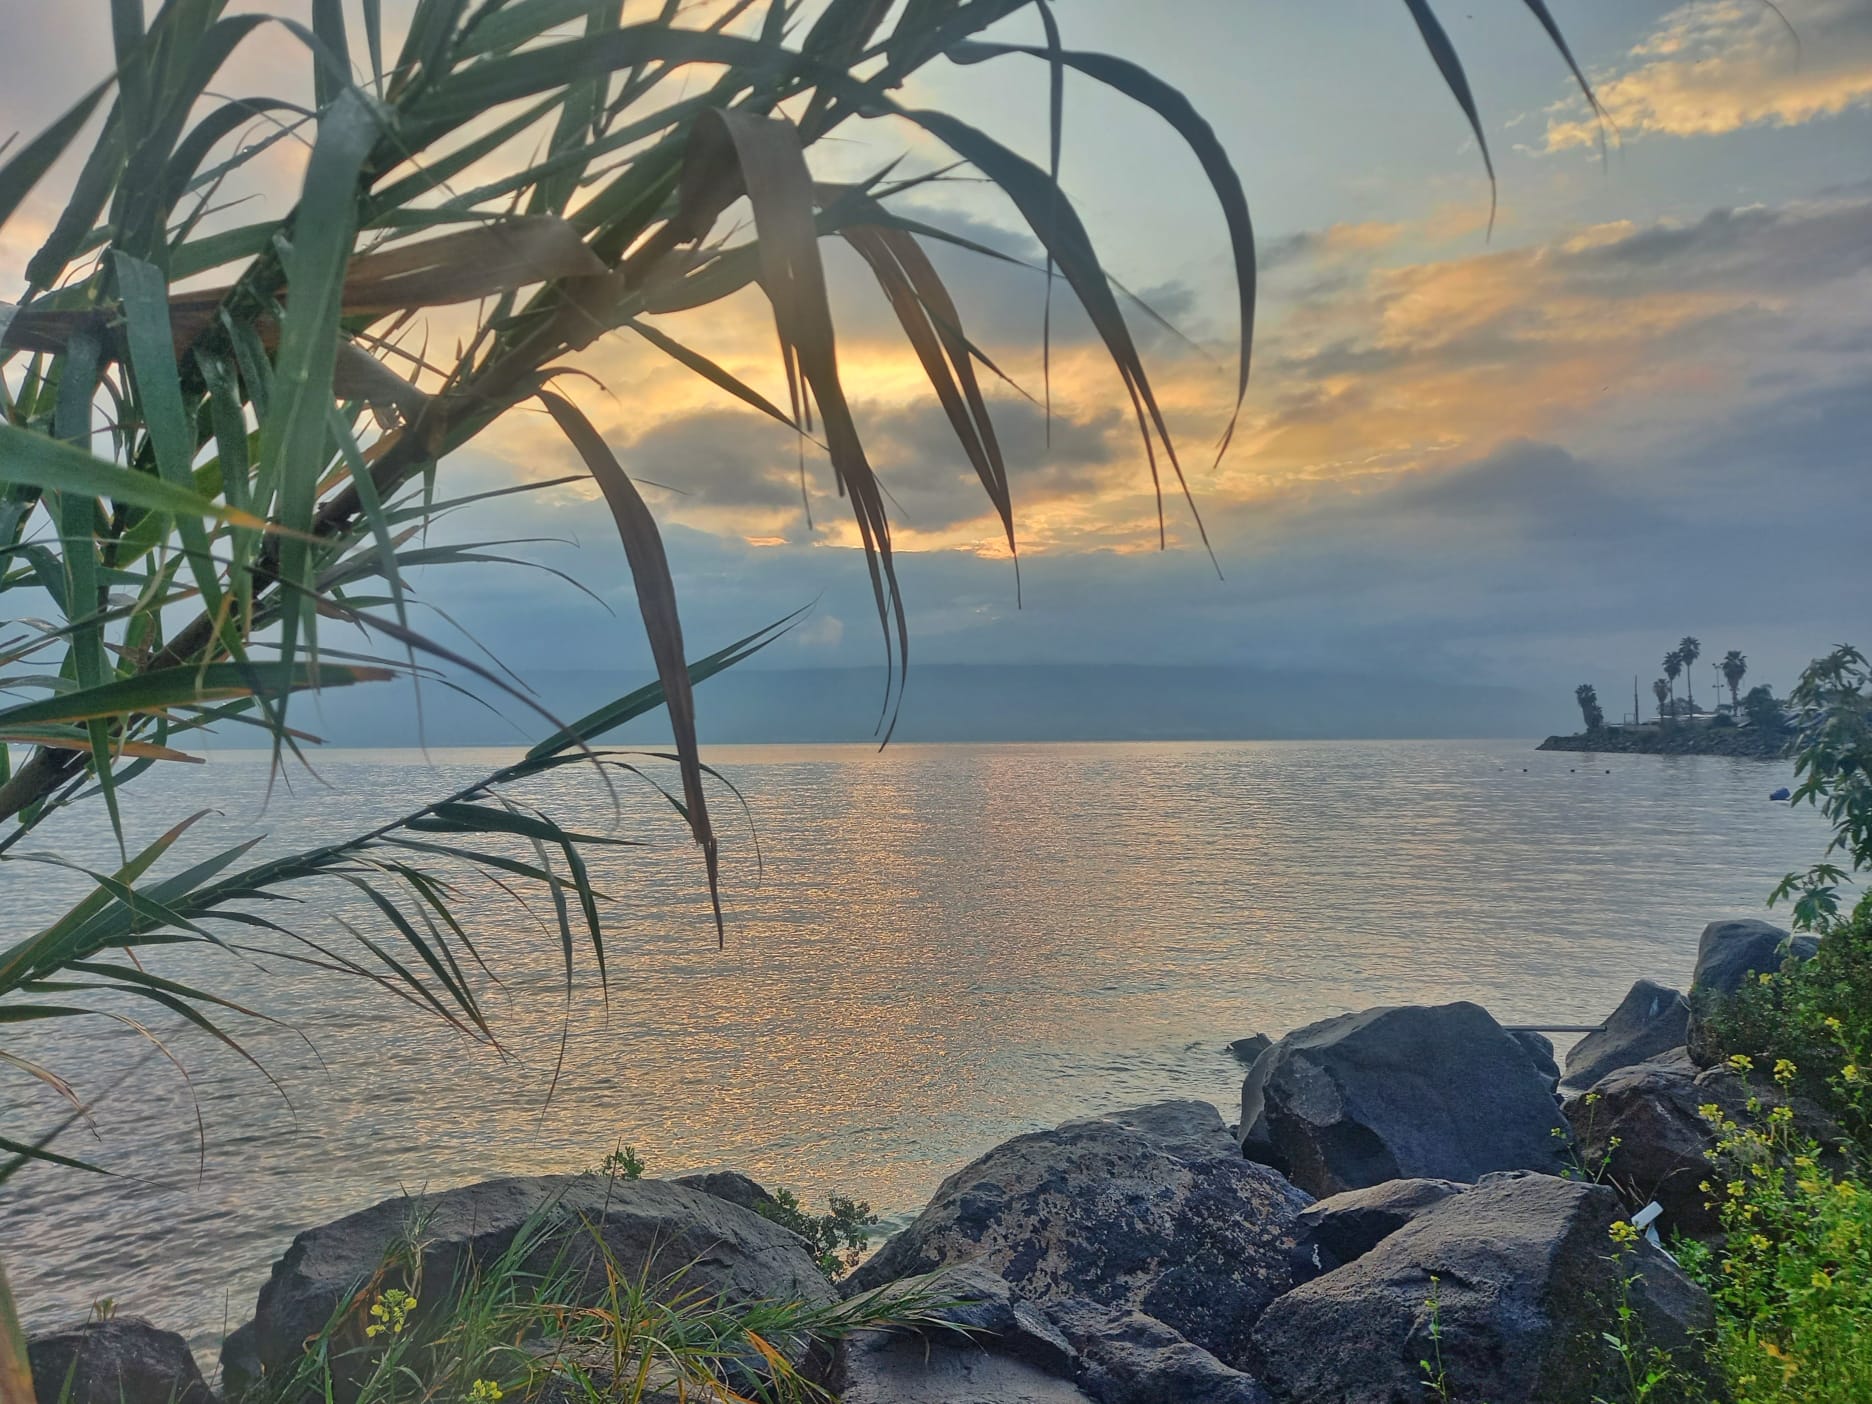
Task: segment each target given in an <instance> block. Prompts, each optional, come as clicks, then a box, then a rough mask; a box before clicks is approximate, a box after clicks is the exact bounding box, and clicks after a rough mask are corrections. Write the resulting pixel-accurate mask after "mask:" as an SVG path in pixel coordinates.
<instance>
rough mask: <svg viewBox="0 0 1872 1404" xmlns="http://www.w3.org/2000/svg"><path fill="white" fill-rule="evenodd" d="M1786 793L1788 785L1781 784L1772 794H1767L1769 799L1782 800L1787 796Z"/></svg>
mask: <svg viewBox="0 0 1872 1404" xmlns="http://www.w3.org/2000/svg"><path fill="white" fill-rule="evenodd" d="M1788 793H1789V791H1788V787H1787V786H1786V785H1783V786H1782V787H1781V788H1780V789H1778V790H1776V791H1775V792H1774V793H1773V794H1772V795H1770V796H1768V798H1769V799H1771V800H1784V799H1786V798H1787V797H1788Z"/></svg>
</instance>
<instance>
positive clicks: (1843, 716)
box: [1711, 647, 1872, 1152]
mask: <svg viewBox="0 0 1872 1404" xmlns="http://www.w3.org/2000/svg"><path fill="white" fill-rule="evenodd" d="M1750 695H1751V696H1753V694H1752V693H1751V694H1750ZM1788 700H1789V701H1790V703H1792V704H1793V706H1794V707H1795V709H1796V715H1797V716H1798V717H1799V718H1800V723H1801V730H1800V743H1799V750H1798V752H1797V753H1796V756H1795V762H1794V771H1795V775H1796V777H1797V778H1798V781H1799V783H1798V784H1797V786H1796V787H1795V790H1794V793H1793V796H1792V802H1793V803H1795V804H1801V803H1806V804H1811V805H1813V806H1815V807H1816V808H1817V809H1819V810H1820V812H1821V813H1822V814H1824V815H1825V816H1826V817H1827V818H1828V819H1829V820H1830V821H1831V822H1832V825H1833V837H1832V839H1831V841H1830V842H1829V843H1828V844H1827V849H1826V853H1825V854H1824V855H1823V857H1822V860H1821V861H1820V862H1818V863H1815V864H1814V865H1813V866H1812V867H1810V868H1808V869H1807V871H1806V872H1803V873H1789V874H1788V875H1787V876H1786V877H1784V878H1783V879H1782V880H1781V882H1780V884H1779V885H1778V886H1777V887H1776V888H1775V890H1774V892H1773V894H1772V895H1771V896H1770V898H1769V902H1770V904H1771V905H1772V904H1774V903H1779V902H1784V901H1789V900H1792V902H1793V918H1794V923H1793V924H1794V926H1795V928H1796V929H1798V930H1803V931H1810V932H1813V933H1815V934H1817V935H1818V936H1819V937H1820V943H1819V947H1818V949H1817V951H1816V952H1815V954H1814V957H1813V959H1811V960H1806V961H1801V962H1798V963H1791V964H1789V965H1788V966H1786V967H1784V968H1783V969H1782V970H1781V971H1779V972H1778V973H1776V974H1773V975H1764V976H1762V977H1761V978H1760V979H1759V980H1758V981H1756V982H1755V983H1754V984H1751V985H1749V986H1747V987H1745V988H1744V989H1743V990H1741V991H1740V992H1738V993H1737V995H1736V996H1735V997H1734V998H1732V999H1729V1000H1725V1001H1724V1002H1723V1004H1722V1005H1721V1006H1719V1007H1718V1008H1717V1009H1716V1010H1715V1011H1713V1013H1712V1016H1711V1029H1712V1032H1713V1034H1714V1036H1715V1042H1716V1044H1717V1046H1718V1048H1719V1049H1721V1050H1722V1051H1723V1052H1724V1053H1730V1054H1739V1055H1742V1056H1744V1057H1751V1058H1765V1059H1768V1060H1770V1061H1784V1062H1787V1063H1790V1064H1792V1065H1793V1066H1795V1067H1797V1068H1799V1069H1801V1070H1802V1072H1801V1073H1800V1083H1801V1090H1802V1091H1803V1092H1806V1093H1808V1094H1809V1095H1811V1096H1813V1097H1814V1098H1816V1100H1818V1101H1819V1102H1820V1103H1821V1104H1822V1105H1823V1106H1824V1107H1825V1108H1826V1109H1827V1110H1828V1111H1829V1112H1831V1113H1832V1114H1833V1115H1834V1116H1835V1117H1837V1118H1838V1119H1839V1120H1840V1122H1841V1124H1842V1126H1844V1128H1845V1129H1846V1130H1847V1132H1848V1133H1849V1134H1850V1135H1852V1136H1853V1138H1854V1139H1855V1141H1857V1143H1858V1144H1859V1145H1860V1146H1861V1147H1862V1148H1863V1149H1865V1150H1867V1151H1868V1152H1872V1114H1869V1111H1872V1108H1868V1105H1867V1103H1866V1101H1865V1099H1864V1098H1863V1096H1861V1095H1860V1094H1859V1087H1860V1083H1859V1081H1858V1079H1857V1078H1855V1077H1849V1076H1846V1074H1847V1072H1848V1071H1849V1070H1851V1071H1853V1072H1856V1071H1857V1070H1858V1069H1860V1068H1863V1067H1872V893H1869V894H1866V895H1863V896H1861V898H1860V899H1859V901H1858V903H1857V905H1856V906H1854V907H1853V908H1851V909H1850V910H1847V911H1844V912H1842V910H1841V909H1842V907H1843V906H1844V905H1845V903H1844V898H1843V896H1842V890H1843V889H1844V888H1845V887H1846V886H1847V885H1848V884H1849V883H1850V882H1851V881H1852V880H1853V879H1852V874H1853V873H1855V872H1861V873H1863V872H1866V871H1872V669H1868V666H1867V663H1866V660H1865V658H1864V656H1863V655H1862V654H1860V653H1859V652H1858V650H1856V649H1853V648H1849V647H1841V648H1838V649H1835V650H1834V651H1833V652H1832V653H1830V654H1828V655H1827V656H1826V657H1825V658H1821V659H1817V660H1816V661H1815V662H1814V663H1812V664H1811V665H1809V666H1808V668H1807V669H1806V671H1805V672H1803V673H1802V674H1801V679H1800V682H1799V684H1798V685H1797V686H1796V687H1795V689H1794V692H1793V693H1792V694H1791V695H1790V697H1789V699H1788ZM1836 858H1843V859H1844V860H1845V866H1842V865H1841V863H1840V862H1837V861H1834V860H1835V859H1836ZM1849 1094H1850V1095H1849Z"/></svg>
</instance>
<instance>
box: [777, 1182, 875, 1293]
mask: <svg viewBox="0 0 1872 1404" xmlns="http://www.w3.org/2000/svg"><path fill="white" fill-rule="evenodd" d="M759 1212H760V1213H761V1214H762V1215H763V1216H764V1217H766V1218H769V1219H772V1220H773V1221H774V1222H775V1223H776V1224H779V1225H780V1226H781V1227H783V1228H790V1229H792V1230H793V1232H795V1233H797V1234H798V1235H799V1236H800V1237H801V1238H803V1239H805V1240H806V1241H807V1242H808V1243H809V1244H811V1245H812V1250H813V1256H814V1257H816V1258H817V1259H818V1260H819V1270H820V1271H821V1272H823V1273H825V1275H826V1276H827V1277H831V1278H839V1277H843V1276H844V1275H845V1274H846V1273H848V1272H850V1271H851V1270H852V1269H853V1268H855V1267H857V1266H858V1264H859V1263H860V1262H862V1261H863V1260H864V1250H865V1249H866V1248H867V1247H868V1246H869V1245H870V1243H871V1230H872V1229H873V1228H874V1227H876V1225H877V1222H878V1221H877V1216H876V1215H875V1214H873V1213H872V1212H871V1206H870V1205H869V1204H866V1203H864V1202H863V1201H862V1200H855V1199H847V1198H845V1197H844V1196H843V1195H838V1194H830V1195H827V1196H826V1212H825V1213H823V1214H814V1213H812V1212H811V1211H809V1210H807V1209H803V1208H801V1207H800V1202H799V1197H798V1196H797V1195H795V1194H794V1193H793V1192H792V1191H791V1190H784V1189H781V1190H775V1191H774V1192H773V1202H772V1203H771V1204H763V1205H761V1206H760V1208H759Z"/></svg>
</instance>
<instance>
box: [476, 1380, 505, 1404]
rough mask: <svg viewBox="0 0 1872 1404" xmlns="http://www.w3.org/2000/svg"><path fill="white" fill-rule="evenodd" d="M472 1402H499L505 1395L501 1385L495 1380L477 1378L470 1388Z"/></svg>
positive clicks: (480, 1403) (479, 1403) (478, 1403)
mask: <svg viewBox="0 0 1872 1404" xmlns="http://www.w3.org/2000/svg"><path fill="white" fill-rule="evenodd" d="M467 1397H468V1400H469V1401H470V1404H499V1401H500V1400H501V1399H502V1398H503V1397H504V1396H503V1394H502V1391H501V1387H500V1386H499V1385H497V1384H496V1383H494V1381H493V1380H476V1381H475V1382H474V1384H473V1385H472V1386H470V1387H469V1390H468V1395H467Z"/></svg>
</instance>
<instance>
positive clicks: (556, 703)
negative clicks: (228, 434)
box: [225, 664, 1554, 746]
mask: <svg viewBox="0 0 1872 1404" xmlns="http://www.w3.org/2000/svg"><path fill="white" fill-rule="evenodd" d="M528 681H529V682H531V683H532V684H533V685H534V686H535V687H536V688H538V690H539V695H540V700H541V701H542V703H543V704H544V705H545V706H546V707H548V708H549V709H550V710H552V711H553V712H554V713H555V714H557V715H558V716H560V717H562V718H565V719H568V720H569V719H571V718H572V717H574V716H577V715H579V714H581V713H583V712H585V711H588V710H590V709H591V708H593V707H596V706H598V705H599V704H600V703H602V702H605V701H608V700H610V699H611V698H612V697H614V696H616V695H618V694H619V693H622V692H625V691H628V690H629V689H630V688H631V687H633V686H635V685H636V684H637V683H638V682H640V681H642V679H641V678H639V677H637V676H635V675H631V676H622V675H616V674H608V673H597V672H570V671H567V672H543V673H538V674H535V675H533V676H531V677H530V678H529V679H528ZM883 688H884V674H883V670H882V669H878V668H849V669H832V668H827V669H755V668H747V669H743V670H741V671H738V672H729V673H724V674H722V675H720V676H718V677H715V678H712V679H710V680H709V681H708V682H706V683H704V684H703V685H702V686H701V687H700V688H699V689H698V692H697V699H698V709H699V711H700V714H701V721H702V728H703V737H704V740H705V741H711V742H715V743H718V744H726V743H735V742H825V741H865V740H868V739H869V738H870V737H871V735H872V727H873V725H874V724H875V722H876V721H877V716H878V709H879V706H880V703H881V700H882V697H883ZM476 690H477V691H478V692H479V693H480V694H482V695H483V696H487V695H489V694H490V692H491V689H488V688H487V687H486V686H485V685H484V684H478V685H477V687H476ZM491 700H493V701H495V702H497V703H498V705H499V708H500V713H502V714H504V716H505V719H503V716H502V715H500V714H496V713H495V712H494V711H491V710H489V709H488V708H487V707H485V706H482V705H480V704H479V703H477V702H475V701H473V700H471V699H469V698H466V697H463V696H461V695H460V694H459V693H456V692H453V691H450V690H449V689H447V688H444V687H441V686H439V685H434V684H431V685H427V686H425V687H424V688H423V691H422V717H423V721H422V728H421V733H420V736H419V732H418V727H417V722H416V711H415V707H414V706H413V704H412V700H411V696H410V692H409V689H408V688H407V687H405V686H400V685H399V686H394V687H393V686H381V685H380V686H373V687H360V688H350V689H346V690H344V691H338V692H330V693H327V694H326V695H325V696H324V697H323V698H322V699H320V700H319V701H317V702H316V703H311V704H309V705H307V706H306V708H305V711H304V713H302V714H301V716H302V717H303V718H304V719H303V720H302V721H301V722H300V724H301V725H304V726H307V727H308V728H309V729H311V730H314V731H316V732H318V734H320V735H322V736H324V737H325V738H326V739H327V740H328V741H330V742H331V743H333V744H334V745H346V746H369V745H377V746H404V745H414V744H416V743H417V742H418V740H419V739H420V740H423V741H426V743H427V744H429V745H432V746H456V745H480V744H502V743H507V742H513V741H518V740H522V739H527V738H530V737H534V736H537V735H539V734H542V733H543V732H544V731H545V730H546V729H547V727H546V724H545V723H544V722H543V721H541V720H539V719H538V718H537V717H534V716H529V715H528V714H526V712H525V710H524V709H523V708H522V707H520V706H519V704H517V703H515V702H514V701H513V699H512V698H509V697H504V696H503V697H495V698H491ZM1552 710H1553V709H1552V707H1551V706H1550V705H1548V706H1543V705H1542V704H1541V703H1540V702H1538V701H1536V700H1535V699H1533V698H1532V697H1530V696H1528V695H1527V694H1524V693H1521V692H1518V691H1516V690H1513V689H1510V688H1499V687H1469V686H1456V685H1453V684H1449V683H1443V682H1432V681H1427V680H1423V679H1412V678H1389V677H1386V678H1378V677H1361V676H1357V675H1349V674H1333V673H1294V672H1288V671H1284V670H1272V669H1256V668H1231V667H1180V668H1159V667H1135V666H1125V665H1107V664H1082V665H1063V666H1035V667H1020V666H1013V667H1009V666H989V665H982V666H973V665H969V666H964V665H953V664H948V665H945V664H928V665H919V666H916V667H913V668H912V670H911V675H910V688H909V692H908V694H907V696H906V697H905V699H904V705H903V716H902V720H901V721H900V722H899V724H898V727H897V739H898V740H902V741H1096V740H1253V739H1264V738H1266V739H1277V738H1318V737H1462V736H1539V735H1541V734H1544V733H1545V732H1546V731H1549V730H1552V727H1553V723H1554V718H1553V717H1552V716H1551V715H1550V713H1551V712H1552ZM315 712H316V713H317V715H316V717H314V715H313V714H314V713H315ZM662 734H664V729H663V727H662V725H661V722H660V719H659V718H645V719H644V720H643V721H641V722H639V723H637V724H636V725H635V726H633V727H631V728H629V729H627V730H626V731H625V732H624V733H622V735H623V736H624V737H625V738H628V739H632V740H639V741H643V740H652V739H655V738H657V737H659V736H660V735H662ZM245 743H246V738H245V737H242V736H230V737H227V738H225V744H245Z"/></svg>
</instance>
